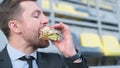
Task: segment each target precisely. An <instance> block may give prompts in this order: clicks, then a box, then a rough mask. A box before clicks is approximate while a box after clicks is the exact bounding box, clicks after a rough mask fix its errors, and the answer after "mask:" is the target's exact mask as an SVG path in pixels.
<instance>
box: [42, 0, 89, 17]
mask: <svg viewBox="0 0 120 68" xmlns="http://www.w3.org/2000/svg"><path fill="white" fill-rule="evenodd" d="M49 6H50V3H49V0H42V8H43V9H49ZM53 9H54V11H57V12H64V13H70V14H76V15H81V16H86V17H88V16H89V14H88V13H86V12H82V11H81V12H80V11H76V10H75V9H74V7H73V6H71V5H70V4H68V3H64V2H60V3H57V4H55V2H54V3H53Z"/></svg>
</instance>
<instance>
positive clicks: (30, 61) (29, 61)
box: [19, 56, 35, 68]
mask: <svg viewBox="0 0 120 68" xmlns="http://www.w3.org/2000/svg"><path fill="white" fill-rule="evenodd" d="M33 59H35V58H34V57H32V56H23V57H21V58H19V60H22V61H27V63H28V65H29V68H33V67H32V60H33Z"/></svg>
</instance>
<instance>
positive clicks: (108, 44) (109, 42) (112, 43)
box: [102, 35, 120, 56]
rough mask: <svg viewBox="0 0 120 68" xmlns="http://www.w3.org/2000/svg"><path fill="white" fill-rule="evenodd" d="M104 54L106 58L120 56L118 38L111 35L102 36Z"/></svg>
mask: <svg viewBox="0 0 120 68" xmlns="http://www.w3.org/2000/svg"><path fill="white" fill-rule="evenodd" d="M102 42H103V48H102V49H103V52H104V55H105V56H120V46H119V41H118V39H117V38H116V37H114V36H110V35H104V36H102Z"/></svg>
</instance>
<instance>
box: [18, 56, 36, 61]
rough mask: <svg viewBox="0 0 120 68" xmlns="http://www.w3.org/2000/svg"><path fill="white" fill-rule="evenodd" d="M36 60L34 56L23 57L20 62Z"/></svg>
mask: <svg viewBox="0 0 120 68" xmlns="http://www.w3.org/2000/svg"><path fill="white" fill-rule="evenodd" d="M34 59H35V58H34V57H33V56H23V57H20V58H19V60H23V61H29V60H31V61H32V60H34Z"/></svg>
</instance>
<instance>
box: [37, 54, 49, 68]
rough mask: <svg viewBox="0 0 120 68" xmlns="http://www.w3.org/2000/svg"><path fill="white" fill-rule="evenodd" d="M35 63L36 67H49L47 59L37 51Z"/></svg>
mask: <svg viewBox="0 0 120 68" xmlns="http://www.w3.org/2000/svg"><path fill="white" fill-rule="evenodd" d="M37 64H38V68H50V64H49V61H47V59H46V58H45V56H44V55H42V54H40V53H37Z"/></svg>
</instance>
